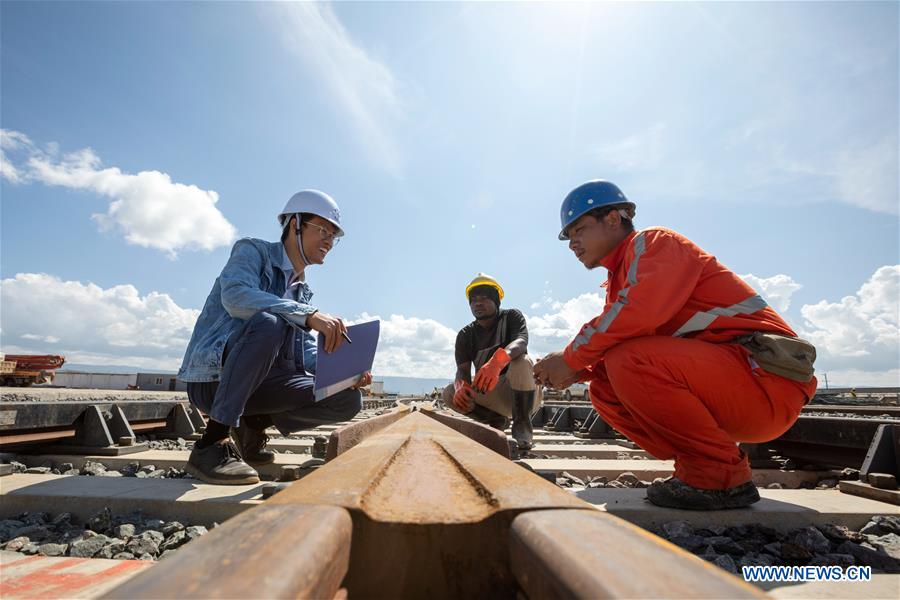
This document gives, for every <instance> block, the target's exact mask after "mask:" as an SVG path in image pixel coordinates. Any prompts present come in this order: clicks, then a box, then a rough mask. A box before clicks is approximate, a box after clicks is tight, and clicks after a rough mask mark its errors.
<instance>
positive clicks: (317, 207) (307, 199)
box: [278, 190, 344, 237]
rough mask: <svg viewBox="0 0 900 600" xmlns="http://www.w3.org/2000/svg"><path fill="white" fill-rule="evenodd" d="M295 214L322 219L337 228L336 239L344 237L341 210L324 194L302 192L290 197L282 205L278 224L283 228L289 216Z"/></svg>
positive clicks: (309, 191)
mask: <svg viewBox="0 0 900 600" xmlns="http://www.w3.org/2000/svg"><path fill="white" fill-rule="evenodd" d="M297 213H308V214H311V215H316V216H317V217H322V218H323V219H325V220H326V221H328V222H329V223H331V224H332V225H334V226H335V227H337V234H336V235H337V237H341V236H342V235H344V230H343V229H342V228H341V209H340V208H338V205H337V202H335V201H334V199H333V198H332V197H331V196H329V195H328V194H326V193H325V192H320V191H319V190H302V191H299V192H297V193H296V194H294V195H293V196H291V199H290V200H288V201H287V204H285V205H284V209H283V210H282V211H281V212H280V213H278V224H279V225H281V226H282V227H284V226H285V224H286V223H287V222H288V220H290V218H291V215H295V214H297Z"/></svg>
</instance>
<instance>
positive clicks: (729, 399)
mask: <svg viewBox="0 0 900 600" xmlns="http://www.w3.org/2000/svg"><path fill="white" fill-rule="evenodd" d="M634 209H635V205H634V204H633V203H631V202H629V201H628V200H627V199H626V198H625V195H624V194H623V193H622V191H621V190H619V188H618V187H616V186H615V185H613V184H612V183H610V182H608V181H589V182H587V183H585V184H584V185H581V186H579V187H578V188H576V189H575V190H573V191H572V192H571V193H570V194H569V195H568V196H567V197H566V198H565V200H564V201H563V203H562V208H561V211H560V218H561V226H562V227H561V230H560V233H559V239H560V240H565V241H568V243H569V248H570V249H571V250H572V252H573V254H574V255H575V258H577V259H578V260H579V261H580V262H581V263H582V264H583V265H584V266H585V267H587V268H588V269H594V268H596V267H601V266H602V267H604V268H606V270H608V271H609V280H608V281H607V283H606V302H605V305H604V306H602V307H601V306H597V316H596V317H595V318H594V319H591V320H590V322H588V323H586V324H585V325H584V326H582V328H581V330H580V331H579V332H578V335H577V336H575V339H574V340H572V342H571V343H570V344H569V345H568V346H567V347H566V348H565V350H564V351H562V352H554V353H551V354H549V355H547V356H546V357H544V358H543V359H542V360H541V361H539V362H538V364H537V365H536V366H535V371H534V372H535V377H537V379H538V380H539V381H541V382H543V383H546V384H549V385H552V386H553V387H556V388H560V389H563V388H566V387H568V386H569V385H571V384H572V383H575V382H576V381H590V396H591V402H592V403H593V405H594V408H595V409H596V410H597V412H598V413H599V414H600V416H601V417H602V418H603V420H604V421H606V422H607V423H609V424H610V425H611V426H613V427H614V428H616V429H617V430H618V431H620V432H621V433H623V434H624V435H626V436H627V437H628V438H629V439H631V440H632V441H634V442H636V443H637V444H639V445H640V446H641V448H643V449H645V450H647V451H648V452H649V453H650V454H652V455H653V456H655V457H656V458H660V459H666V460H668V459H674V460H675V475H674V476H673V477H670V478H668V479H666V480H664V481H655V482H654V483H653V484H652V485H651V486H650V487H649V488H648V489H647V498H648V499H649V500H650V501H651V502H652V503H654V504H657V505H660V506H667V507H673V508H684V509H697V510H714V509H723V508H739V507H743V506H748V505H750V504H752V503H754V502H756V501H757V500H759V492H758V491H757V489H756V486H755V485H753V481H752V479H751V473H750V464H749V463H748V460H747V456H746V455H745V454H744V453H743V452H741V450H740V448H739V447H738V442H767V441H769V440H772V439H774V438H776V437H778V436H779V435H781V434H782V433H784V432H785V431H787V429H788V428H789V427H790V426H791V425H792V424H793V423H794V421H796V419H797V416H798V415H799V414H800V409H801V408H803V405H804V404H806V402H807V401H808V400H809V399H810V398H812V396H813V394H814V393H815V390H816V378H815V377H814V376H813V361H814V360H815V349H814V348H813V347H812V346H811V345H810V344H809V343H808V342H805V341H803V340H800V339H798V338H797V334H795V333H794V331H793V330H792V329H791V328H790V327H789V326H788V324H787V323H786V322H785V321H784V319H782V318H781V317H780V316H779V315H778V313H776V312H775V311H774V310H773V309H772V307H770V306H769V305H768V304H767V303H766V302H765V300H763V299H762V298H761V297H760V296H759V295H758V294H757V293H756V292H755V291H753V288H751V287H750V286H749V285H747V284H746V283H745V282H744V281H743V280H742V279H741V278H740V277H738V276H737V275H735V274H734V273H733V272H732V271H730V270H729V269H728V268H726V267H725V266H724V265H722V264H721V263H720V262H719V261H718V260H716V257H715V256H713V255H711V254H709V253H708V252H705V251H704V250H703V249H701V248H700V247H698V246H697V245H696V244H694V243H693V242H692V241H690V240H689V239H687V238H686V237H684V236H682V235H680V234H678V233H676V232H674V231H671V230H669V229H664V228H662V227H649V228H647V229H644V230H643V231H635V230H634V226H633V225H632V219H633V218H634Z"/></svg>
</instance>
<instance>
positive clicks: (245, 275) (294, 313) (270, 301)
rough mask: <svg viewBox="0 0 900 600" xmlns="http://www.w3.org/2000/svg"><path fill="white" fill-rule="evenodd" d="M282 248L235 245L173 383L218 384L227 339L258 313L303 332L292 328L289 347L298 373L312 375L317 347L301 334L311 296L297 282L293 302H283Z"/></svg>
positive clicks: (248, 242) (248, 241)
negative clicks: (280, 319)
mask: <svg viewBox="0 0 900 600" xmlns="http://www.w3.org/2000/svg"><path fill="white" fill-rule="evenodd" d="M283 256H284V248H283V246H282V244H281V242H267V241H265V240H259V239H255V238H243V239H240V240H238V241H237V242H235V244H234V247H233V248H232V249H231V257H230V258H229V259H228V263H227V264H226V265H225V268H223V269H222V273H221V274H220V275H219V277H218V278H217V279H216V281H215V283H214V284H213V287H212V291H211V292H210V293H209V297H207V299H206V304H205V305H204V306H203V311H202V312H201V313H200V317H199V318H198V319H197V323H196V325H194V333H193V334H192V335H191V341H190V342H189V343H188V347H187V350H186V351H185V353H184V360H183V361H182V363H181V369H180V370H179V371H178V379H180V380H182V381H218V379H219V377H220V376H221V374H222V352H223V350H224V349H225V342H226V341H228V337H229V336H230V335H231V334H232V333H233V332H234V331H235V330H236V329H238V328H240V327H241V326H242V325H243V322H244V321H245V320H247V319H249V318H250V317H252V316H253V315H255V314H256V313H258V312H259V311H262V310H264V311H266V312H269V313H272V314H274V315H278V316H280V317H282V318H284V319H286V320H287V321H288V322H290V323H292V324H294V325H297V326H300V327H303V328H302V329H300V328H295V332H296V333H295V343H294V347H295V348H296V349H297V350H299V352H295V357H296V358H295V359H296V361H297V363H298V369H299V370H303V369H305V370H306V371H307V372H310V373H314V372H315V356H316V355H315V352H316V342H315V340H314V338H313V337H312V335H311V334H310V333H309V330H308V329H306V328H305V324H306V316H307V315H310V314H312V313H314V312H315V311H316V309H315V308H313V307H312V306H310V304H309V301H310V300H311V299H312V295H313V294H312V290H310V289H309V286H308V285H307V284H306V282H301V283H300V287H299V290H298V294H297V295H298V301H296V302H295V301H294V300H288V299H285V298H282V296H283V295H284V291H285V288H286V286H287V282H285V277H284V272H283V271H282V270H281V269H280V268H278V267H279V266H280V265H281V264H282V260H283Z"/></svg>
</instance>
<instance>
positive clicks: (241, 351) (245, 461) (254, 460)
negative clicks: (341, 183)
mask: <svg viewBox="0 0 900 600" xmlns="http://www.w3.org/2000/svg"><path fill="white" fill-rule="evenodd" d="M340 219H341V217H340V211H339V209H338V206H337V204H336V203H335V201H334V200H333V199H331V197H329V196H328V195H327V194H324V193H322V192H319V191H315V190H304V191H301V192H298V193H297V194H294V195H293V196H292V197H291V199H290V200H288V203H287V205H286V206H285V207H284V210H283V211H281V213H280V214H279V215H278V222H279V224H280V225H281V228H282V233H281V240H280V241H277V242H267V241H264V240H259V239H255V238H244V239H241V240H238V241H237V242H236V243H235V245H234V248H232V251H231V257H230V258H229V259H228V263H227V264H226V265H225V268H223V269H222V273H221V274H220V275H219V277H218V278H217V279H216V281H215V283H214V284H213V288H212V291H211V292H210V294H209V297H208V298H207V299H206V304H205V305H204V307H203V311H202V312H201V313H200V317H199V318H198V319H197V323H196V325H195V326H194V333H193V335H192V336H191V341H190V343H189V344H188V347H187V351H186V352H185V356H184V361H183V363H182V365H181V370H180V371H179V372H178V378H179V379H181V380H182V381H186V382H187V383H188V385H187V392H188V399H189V400H190V402H191V404H193V405H194V406H196V407H198V408H199V409H200V410H202V411H203V412H205V413H206V414H207V415H209V421H208V423H207V425H206V432H205V433H204V434H203V437H202V438H201V439H199V440H198V441H197V443H196V444H195V445H194V449H193V451H192V452H191V455H190V458H189V459H188V464H187V471H188V472H189V473H190V474H191V475H193V476H194V477H197V478H198V479H202V480H203V481H207V482H209V483H220V484H246V483H256V482H258V481H259V475H258V473H257V472H256V470H255V469H254V468H253V466H251V465H255V466H261V465H265V464H269V463H271V462H273V461H274V460H275V455H274V453H273V452H272V451H271V450H267V449H266V443H267V442H268V437H267V436H266V434H265V431H266V429H267V428H268V427H271V426H273V425H274V426H275V427H276V428H277V429H278V430H279V431H280V432H281V433H283V434H288V433H291V432H293V431H299V430H301V429H309V428H313V427H315V426H317V425H322V424H325V423H335V422H338V421H345V420H348V419H350V418H352V417H353V416H354V415H355V414H356V413H358V412H359V410H360V409H361V408H362V397H361V394H360V392H359V390H358V389H356V387H361V386H363V385H367V384H368V383H369V382H370V381H371V375H370V374H368V373H367V374H365V375H364V376H363V378H362V379H361V380H360V382H359V384H358V385H357V386H356V387H354V388H351V389H347V390H344V391H343V392H340V393H337V394H334V395H333V396H330V397H328V398H325V399H324V400H322V401H321V402H315V400H314V395H313V388H314V383H315V379H314V375H315V372H316V341H315V339H314V338H313V336H312V334H311V333H310V331H311V330H315V331H317V332H319V335H321V336H324V338H325V339H324V347H325V351H326V352H332V351H334V350H335V349H337V348H338V347H339V346H340V345H341V344H342V343H343V341H344V339H343V336H342V334H345V333H346V327H345V325H344V323H343V321H341V319H339V318H337V317H334V316H331V315H328V314H325V313H322V312H319V311H318V310H317V309H316V308H314V307H313V306H312V305H311V304H310V301H311V299H312V291H311V290H310V288H309V285H307V283H306V267H308V266H310V265H321V264H323V263H324V262H325V256H326V255H327V254H328V253H329V252H330V251H331V249H332V248H333V247H334V246H335V245H336V244H337V243H338V241H339V240H340V238H341V236H343V235H344V231H343V230H342V229H341V220H340ZM229 430H230V432H231V434H232V435H233V436H234V438H235V441H236V442H237V443H236V444H235V443H234V442H232V440H231V438H230V436H229Z"/></svg>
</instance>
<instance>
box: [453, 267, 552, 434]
mask: <svg viewBox="0 0 900 600" xmlns="http://www.w3.org/2000/svg"><path fill="white" fill-rule="evenodd" d="M466 297H467V298H468V299H469V308H470V309H471V311H472V315H473V316H474V317H475V320H474V321H472V322H471V323H469V324H468V325H466V326H465V327H463V328H462V330H461V331H460V332H459V333H458V334H457V336H456V366H457V369H456V379H455V381H454V382H453V383H451V384H450V385H448V386H447V387H446V388H444V394H443V403H444V406H449V407H451V408H453V409H454V410H456V411H457V412H460V413H462V414H464V415H466V416H468V417H471V418H473V419H475V420H476V421H479V422H481V423H484V424H486V425H489V426H491V427H494V428H496V429H499V430H501V431H504V430H505V429H506V428H507V427H508V426H509V419H510V417H511V418H512V424H513V426H512V435H513V438H514V439H515V440H516V444H517V445H518V448H519V451H521V452H525V451H527V450H529V449H531V447H532V446H533V445H534V440H533V438H534V429H533V427H532V424H531V417H532V415H533V414H534V413H535V412H536V411H537V409H538V408H539V407H540V405H541V392H540V390H539V389H537V386H536V385H535V381H534V375H533V372H532V369H533V366H534V361H533V360H532V359H531V357H529V356H528V354H526V352H527V351H528V328H527V327H526V325H525V317H524V316H523V315H522V313H521V312H519V311H518V310H516V309H508V310H500V301H501V300H502V299H503V288H502V287H500V284H499V283H497V281H496V280H495V279H494V278H493V277H490V276H488V275H485V274H484V273H479V274H478V276H477V277H476V278H475V279H473V280H472V282H471V283H470V284H469V285H468V286H467V287H466ZM473 364H474V365H475V379H474V381H473V379H472V365H473Z"/></svg>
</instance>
